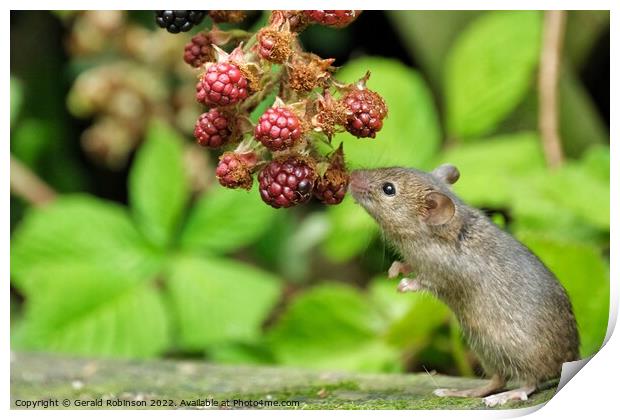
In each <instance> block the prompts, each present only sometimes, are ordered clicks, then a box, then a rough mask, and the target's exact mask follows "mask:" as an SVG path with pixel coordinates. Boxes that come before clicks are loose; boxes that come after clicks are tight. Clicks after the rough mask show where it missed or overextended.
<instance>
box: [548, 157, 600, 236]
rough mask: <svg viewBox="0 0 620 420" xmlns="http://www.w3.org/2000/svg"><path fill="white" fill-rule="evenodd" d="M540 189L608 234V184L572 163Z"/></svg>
mask: <svg viewBox="0 0 620 420" xmlns="http://www.w3.org/2000/svg"><path fill="white" fill-rule="evenodd" d="M539 185H540V188H541V189H542V191H543V193H544V194H546V196H547V197H549V198H551V199H552V200H554V201H555V202H556V203H557V204H558V205H559V206H561V207H563V208H565V209H567V210H569V211H571V212H572V213H573V214H575V215H576V216H579V217H580V218H581V219H582V220H583V221H585V222H586V223H588V224H591V225H592V226H595V227H597V228H599V229H602V230H609V208H610V202H609V200H610V191H609V181H607V182H605V181H601V180H600V179H598V178H596V177H594V176H592V175H590V174H589V173H588V172H587V170H585V169H584V168H583V167H581V165H579V164H577V163H574V162H572V163H569V164H567V165H564V166H563V167H562V168H560V169H559V170H558V171H556V172H555V173H553V174H551V175H550V176H548V177H547V179H546V181H545V182H541V183H540V184H539Z"/></svg>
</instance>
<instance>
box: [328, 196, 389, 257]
mask: <svg viewBox="0 0 620 420" xmlns="http://www.w3.org/2000/svg"><path fill="white" fill-rule="evenodd" d="M328 216H329V223H330V227H329V229H328V232H329V233H328V235H327V237H326V238H325V241H324V242H323V246H322V250H323V253H324V254H325V256H326V257H327V258H329V259H330V260H332V261H334V262H343V261H348V260H349V259H351V258H352V257H354V256H355V255H357V254H359V253H360V252H362V251H364V250H365V249H366V248H367V247H368V245H369V244H370V242H371V241H372V240H373V239H374V237H375V236H376V235H377V233H378V232H379V226H378V225H377V223H376V222H375V221H374V219H373V218H372V217H371V216H370V215H368V213H366V211H365V210H364V209H363V208H362V207H361V206H359V205H357V204H356V203H355V202H354V201H353V199H352V198H351V197H350V196H346V197H345V199H344V201H343V202H342V203H341V204H339V205H338V206H334V207H330V208H329V210H328Z"/></svg>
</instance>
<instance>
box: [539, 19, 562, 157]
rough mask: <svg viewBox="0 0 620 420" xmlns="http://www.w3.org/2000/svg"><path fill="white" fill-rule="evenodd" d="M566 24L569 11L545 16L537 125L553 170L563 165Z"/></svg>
mask: <svg viewBox="0 0 620 420" xmlns="http://www.w3.org/2000/svg"><path fill="white" fill-rule="evenodd" d="M565 22H566V11H564V10H548V11H546V12H545V17H544V25H543V45H542V50H541V57H540V70H539V74H538V89H539V95H540V97H539V98H540V99H539V101H540V103H539V115H538V123H539V129H540V135H541V139H542V144H543V150H544V153H545V159H546V160H547V164H548V165H549V167H551V168H558V167H560V166H561V165H562V163H563V161H564V153H563V151H562V140H561V138H560V132H559V124H558V119H559V116H558V114H559V112H558V84H559V76H560V64H561V60H562V45H563V41H564V26H565Z"/></svg>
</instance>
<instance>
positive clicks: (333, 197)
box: [314, 144, 349, 205]
mask: <svg viewBox="0 0 620 420" xmlns="http://www.w3.org/2000/svg"><path fill="white" fill-rule="evenodd" d="M348 186H349V173H348V172H347V169H346V167H345V164H344V154H343V152H342V144H341V145H340V147H339V148H338V150H336V151H335V152H334V154H333V155H332V158H331V162H330V163H329V166H328V167H327V170H326V171H325V173H324V174H323V176H321V177H319V178H318V179H317V181H316V184H315V187H314V196H315V197H316V198H317V199H318V200H319V201H321V202H322V203H323V204H330V205H334V204H340V203H342V200H344V196H345V194H346V193H347V187H348Z"/></svg>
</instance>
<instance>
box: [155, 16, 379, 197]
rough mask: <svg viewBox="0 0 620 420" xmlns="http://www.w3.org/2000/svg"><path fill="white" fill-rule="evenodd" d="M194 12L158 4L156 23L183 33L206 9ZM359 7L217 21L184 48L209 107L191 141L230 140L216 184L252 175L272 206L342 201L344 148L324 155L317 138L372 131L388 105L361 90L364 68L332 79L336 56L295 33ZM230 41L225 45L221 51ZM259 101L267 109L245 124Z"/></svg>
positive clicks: (337, 20) (245, 184) (218, 143)
mask: <svg viewBox="0 0 620 420" xmlns="http://www.w3.org/2000/svg"><path fill="white" fill-rule="evenodd" d="M191 13H192V12H189V11H160V12H158V14H157V21H158V24H159V25H160V26H162V27H165V28H166V29H167V30H168V31H170V32H175V31H176V32H180V31H186V30H189V29H191V27H192V26H194V25H195V24H197V23H198V22H200V21H201V20H202V19H203V18H204V16H205V14H206V12H200V14H198V15H196V14H191ZM360 13H361V11H358V10H286V11H283V10H274V11H273V12H272V14H271V17H270V19H269V23H268V24H267V26H265V27H263V28H261V29H259V30H258V31H257V32H256V33H247V32H244V31H241V30H239V29H231V30H228V31H223V30H220V29H219V28H218V27H217V26H215V25H214V26H213V27H212V29H211V30H209V31H205V32H202V33H199V34H197V35H195V36H194V37H193V38H192V39H191V41H190V42H189V43H188V44H187V45H186V47H185V51H184V55H183V59H184V60H185V62H187V63H188V64H189V65H190V66H192V67H195V68H198V69H200V74H199V75H198V82H197V84H196V100H197V101H198V102H199V103H200V104H202V105H204V106H205V107H207V108H208V109H207V110H206V111H205V112H204V113H202V114H201V115H200V116H199V117H198V120H197V121H196V125H195V128H194V136H195V137H196V141H197V142H198V144H200V145H201V146H204V147H208V148H220V147H225V146H229V145H230V148H229V150H228V151H226V152H224V153H223V154H222V155H221V156H220V159H219V163H218V165H217V168H216V171H215V172H216V176H217V179H218V181H219V183H220V184H221V185H222V186H224V187H227V188H244V189H248V190H249V189H251V187H252V184H253V180H254V174H257V179H258V184H259V185H258V190H259V193H260V196H261V198H262V199H263V201H264V202H265V203H267V204H268V205H270V206H272V207H275V208H287V207H292V206H296V205H299V204H302V203H306V202H308V201H309V200H311V199H312V198H313V197H314V198H315V199H317V200H319V201H320V202H322V203H324V204H330V205H334V204H339V203H341V202H342V200H343V199H344V197H345V194H346V191H347V188H348V185H349V173H348V171H347V168H346V165H345V155H344V151H343V149H342V145H340V147H338V148H337V149H332V150H333V152H331V153H330V154H328V155H325V154H324V152H322V151H323V150H325V149H324V148H319V147H317V145H318V142H324V143H328V144H331V142H332V138H333V137H334V136H335V135H336V134H337V133H339V132H343V131H348V132H349V133H351V134H352V135H354V136H356V137H360V138H375V137H376V134H377V132H379V131H380V130H381V128H382V127H383V120H384V119H385V118H386V117H387V112H388V111H387V106H386V104H385V101H384V100H383V98H382V97H381V96H380V95H379V94H378V93H377V92H374V91H372V90H370V89H368V88H367V87H366V84H367V82H368V79H369V77H370V73H367V74H366V75H365V76H364V77H362V78H361V79H360V80H359V81H358V82H356V83H352V84H343V83H340V82H338V81H337V80H335V79H334V78H333V76H332V73H333V71H334V67H332V63H333V62H334V59H332V58H327V59H324V58H321V57H319V56H317V55H315V54H312V53H308V52H304V51H303V50H302V47H301V44H300V43H299V41H298V39H297V37H298V34H299V32H301V31H303V30H304V28H305V27H307V26H308V25H309V24H319V25H325V26H331V27H337V28H341V27H344V26H347V25H349V24H351V23H352V22H353V21H354V20H355V19H357V17H358V16H359V14H360ZM208 14H209V16H210V18H211V19H212V20H213V21H214V22H229V23H234V22H238V21H239V20H241V19H243V17H245V13H243V12H240V11H234V10H219V11H214V10H211V11H209V12H208ZM240 41H241V42H240ZM231 44H232V45H235V44H236V47H234V48H232V51H230V50H226V51H225V50H224V49H222V48H228V47H229V46H230V45H231ZM227 51H229V52H227ZM273 64H280V66H277V67H273ZM271 95H277V97H276V100H275V102H273V103H265V102H266V98H267V97H269V96H271ZM259 106H260V107H261V109H265V110H264V111H263V112H262V114H261V115H258V118H257V120H255V121H252V120H251V118H250V115H251V114H252V115H256V112H255V110H256V109H257V107H259ZM262 107H264V108H262ZM255 118H256V116H255Z"/></svg>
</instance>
